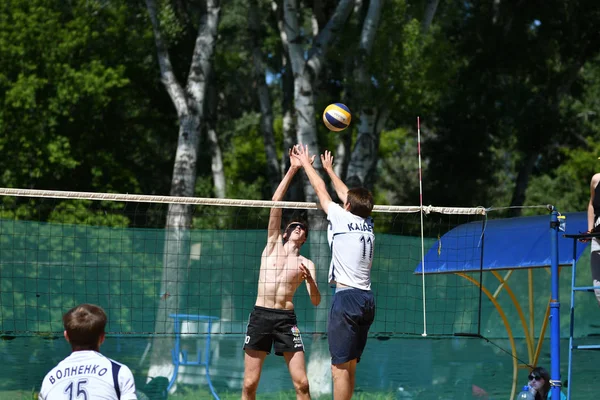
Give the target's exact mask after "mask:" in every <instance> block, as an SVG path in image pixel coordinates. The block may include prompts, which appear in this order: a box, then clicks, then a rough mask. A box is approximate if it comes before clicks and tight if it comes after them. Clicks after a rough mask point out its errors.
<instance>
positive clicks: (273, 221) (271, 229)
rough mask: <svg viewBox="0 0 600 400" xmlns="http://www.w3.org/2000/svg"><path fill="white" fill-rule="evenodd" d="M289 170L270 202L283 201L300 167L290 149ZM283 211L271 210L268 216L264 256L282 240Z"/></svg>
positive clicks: (278, 209)
mask: <svg viewBox="0 0 600 400" xmlns="http://www.w3.org/2000/svg"><path fill="white" fill-rule="evenodd" d="M290 161H291V165H290V169H288V170H287V172H286V173H285V176H284V177H283V179H282V180H281V182H280V183H279V186H277V189H276V190H275V193H273V197H272V198H271V200H273V201H283V198H284V196H285V193H286V192H287V190H288V188H289V187H290V183H291V182H292V178H294V175H296V172H298V171H299V170H300V168H301V167H302V165H301V164H300V162H299V161H298V160H296V159H293V157H292V150H291V149H290ZM282 213H283V210H282V209H281V208H279V207H274V208H271V213H270V214H269V226H268V228H267V229H268V234H267V245H266V247H265V252H266V254H267V255H268V254H271V252H272V251H273V249H274V248H275V246H276V245H277V243H279V242H281V240H282V237H281V236H282V233H281V215H282Z"/></svg>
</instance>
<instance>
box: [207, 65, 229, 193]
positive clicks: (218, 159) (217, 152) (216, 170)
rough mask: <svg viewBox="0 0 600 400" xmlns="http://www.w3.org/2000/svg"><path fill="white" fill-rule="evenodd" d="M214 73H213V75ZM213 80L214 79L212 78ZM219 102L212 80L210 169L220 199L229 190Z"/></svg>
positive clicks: (209, 125)
mask: <svg viewBox="0 0 600 400" xmlns="http://www.w3.org/2000/svg"><path fill="white" fill-rule="evenodd" d="M212 76H213V73H211V77H212ZM211 80H212V79H211ZM218 104H219V96H218V95H217V88H216V86H215V82H214V81H212V82H211V83H210V84H209V85H208V88H207V93H206V118H205V119H206V124H205V126H206V139H207V141H208V144H209V146H210V154H211V164H210V169H211V171H212V175H213V184H214V186H215V196H216V197H217V198H219V199H224V198H225V196H226V191H227V189H226V188H227V184H226V181H225V169H224V168H223V153H222V152H221V144H220V143H219V137H218V135H217V120H218V118H217V105H218Z"/></svg>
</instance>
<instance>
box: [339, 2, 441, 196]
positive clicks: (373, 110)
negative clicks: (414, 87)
mask: <svg viewBox="0 0 600 400" xmlns="http://www.w3.org/2000/svg"><path fill="white" fill-rule="evenodd" d="M438 3H439V0H428V1H427V2H426V5H425V13H424V15H423V19H422V22H421V35H422V36H425V35H428V32H429V29H430V26H431V24H432V21H433V19H434V17H435V14H436V11H437V6H438ZM383 9H384V5H383V0H371V1H370V2H369V7H368V10H367V13H366V16H365V18H364V22H363V26H362V31H361V35H360V39H359V46H358V50H357V56H356V62H355V69H354V79H355V82H356V85H357V87H358V88H359V89H358V90H359V91H360V92H361V94H362V96H361V97H362V99H363V103H362V104H360V107H359V109H358V111H357V112H356V113H355V115H356V117H357V118H356V119H357V120H358V126H357V131H358V133H357V138H356V142H355V144H354V148H353V150H352V154H351V156H350V162H349V164H348V169H347V173H346V182H347V184H348V185H349V186H366V187H368V188H369V189H372V188H373V185H374V182H375V178H376V176H375V175H376V169H377V163H378V154H379V141H380V137H381V131H382V130H383V128H384V126H385V124H386V122H387V121H388V118H389V116H390V112H391V110H390V107H389V103H388V102H382V101H381V98H382V97H385V96H382V95H381V92H382V91H389V90H391V91H397V90H400V89H399V88H393V89H391V88H381V87H379V88H377V87H375V84H374V83H373V81H374V79H373V78H374V76H373V72H372V71H370V70H369V64H370V63H369V59H370V58H371V57H372V51H373V45H374V42H375V38H376V33H377V30H378V27H379V23H380V19H381V13H382V10H383ZM382 40H389V39H388V38H382ZM394 45H399V46H407V45H408V46H410V44H408V43H400V44H394ZM420 45H421V46H423V42H422V41H421V43H420ZM406 61H412V60H408V59H407V60H406ZM375 81H384V79H382V77H380V76H375Z"/></svg>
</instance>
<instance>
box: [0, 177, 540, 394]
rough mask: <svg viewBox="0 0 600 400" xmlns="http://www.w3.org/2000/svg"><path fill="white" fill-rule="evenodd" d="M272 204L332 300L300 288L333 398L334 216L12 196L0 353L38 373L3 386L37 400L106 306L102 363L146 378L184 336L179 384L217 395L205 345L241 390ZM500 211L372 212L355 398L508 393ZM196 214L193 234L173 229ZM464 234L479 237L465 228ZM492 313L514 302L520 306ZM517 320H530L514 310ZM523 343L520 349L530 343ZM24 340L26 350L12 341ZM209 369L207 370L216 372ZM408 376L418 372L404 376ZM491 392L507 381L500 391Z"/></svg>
mask: <svg viewBox="0 0 600 400" xmlns="http://www.w3.org/2000/svg"><path fill="white" fill-rule="evenodd" d="M271 207H281V208H282V209H283V218H282V229H283V228H284V227H285V224H286V223H288V222H289V221H293V220H295V219H299V218H301V219H303V220H308V221H309V223H310V232H309V235H308V240H307V242H306V243H305V244H304V246H303V247H302V249H301V254H302V255H304V256H306V257H308V258H309V259H311V260H312V261H313V262H314V263H315V266H316V275H317V276H316V277H315V278H316V281H317V283H318V285H319V288H320V291H321V294H322V300H321V304H320V305H319V306H318V307H314V306H313V305H312V304H311V302H310V299H309V296H308V294H307V291H306V290H305V288H304V285H301V286H300V287H299V288H298V290H297V292H296V295H295V296H294V306H295V311H296V315H297V318H298V328H299V329H300V332H302V335H303V336H302V337H303V340H304V343H305V347H306V349H307V358H308V360H309V362H308V372H309V380H310V381H311V391H312V390H314V389H315V388H318V387H319V386H322V387H329V385H330V380H327V379H325V380H324V382H322V383H321V384H319V382H318V380H319V379H324V378H323V377H326V376H327V372H328V368H329V367H328V365H329V361H328V358H327V350H326V345H324V344H323V343H326V341H323V340H320V339H322V338H323V337H324V334H325V333H326V332H327V315H328V309H329V306H330V304H331V300H332V295H333V289H332V288H331V287H330V285H329V284H328V282H327V275H328V269H329V262H330V259H331V254H330V249H329V246H328V243H327V235H326V227H327V221H326V216H325V214H324V213H323V211H322V210H319V209H318V208H317V206H316V205H315V204H311V203H295V202H270V201H254V200H235V199H203V198H177V197H168V196H142V195H125V194H111V193H81V192H58V191H34V190H21V189H0V339H3V340H0V355H2V356H3V357H4V358H7V357H8V359H10V357H15V352H17V353H19V357H22V356H23V354H22V353H23V352H26V353H27V357H29V358H30V359H31V360H34V361H35V362H38V363H39V364H38V366H37V368H34V370H35V371H36V372H35V373H32V372H31V371H32V370H30V371H29V372H30V373H29V374H23V375H18V376H17V375H15V374H14V370H13V371H12V372H11V373H9V374H8V375H7V376H4V375H5V374H2V373H0V378H6V379H5V380H4V382H5V385H13V386H17V387H22V388H23V387H24V388H25V389H28V390H30V391H31V390H32V389H35V388H36V387H37V385H38V384H39V381H41V379H42V378H43V375H44V374H45V372H47V370H48V369H49V368H51V367H52V366H53V365H52V364H53V363H54V364H55V363H56V362H57V361H59V360H60V359H62V358H63V357H64V356H65V354H64V353H65V352H68V346H67V345H66V343H64V340H62V331H63V326H62V316H63V314H64V313H65V312H66V311H67V310H69V309H70V308H72V307H74V306H76V305H78V304H80V303H94V304H98V305H100V306H102V307H103V308H104V309H105V311H106V312H107V314H108V326H107V333H108V339H107V341H106V343H105V345H104V346H103V351H106V352H107V353H108V355H109V357H110V356H112V357H113V358H116V359H118V360H120V361H123V362H126V363H129V364H130V367H132V369H133V371H134V374H135V375H136V380H137V379H138V378H139V379H140V382H142V383H143V382H145V378H146V377H147V376H155V375H152V374H151V373H149V372H148V371H149V370H151V364H153V363H154V362H155V360H154V361H153V358H152V357H153V356H152V352H156V351H157V350H156V349H160V351H161V352H162V353H163V354H164V359H166V360H167V361H169V360H171V358H172V354H174V353H173V347H174V341H173V340H174V339H173V338H180V339H181V340H180V341H177V342H176V343H177V346H181V349H187V350H185V351H187V353H186V354H187V355H186V356H185V357H183V356H181V357H174V356H173V357H174V358H172V359H173V362H177V363H180V364H181V368H180V369H179V372H178V373H179V375H178V376H177V377H176V379H175V378H173V375H172V372H170V373H169V374H170V375H169V379H171V378H173V379H174V380H176V381H177V382H179V383H182V384H183V383H185V384H190V385H202V384H204V383H207V378H206V377H205V376H204V375H203V374H202V373H198V372H197V370H198V368H194V367H192V366H191V365H193V363H194V362H195V361H194V362H192V361H190V358H192V357H195V356H194V355H193V352H195V351H196V350H197V349H198V348H204V347H203V346H205V345H206V346H207V349H208V351H203V353H204V354H206V353H208V354H210V357H211V360H210V364H211V365H210V368H208V369H207V371H208V370H210V376H211V377H212V379H213V383H214V384H215V385H216V386H219V385H221V387H226V388H227V390H230V391H233V392H236V391H239V389H240V387H241V380H242V376H243V358H244V355H243V351H242V350H241V349H242V344H243V336H244V334H245V331H246V324H247V322H248V321H247V318H248V314H249V313H250V312H251V311H252V309H253V306H254V304H255V302H256V297H257V287H258V274H259V269H260V264H261V253H262V251H263V249H264V246H265V245H266V242H267V225H268V220H269V210H270V208H271ZM178 213H179V214H178ZM496 214H497V213H495V212H490V211H489V210H485V209H483V208H451V207H434V206H425V207H423V208H421V207H419V206H414V207H400V206H375V208H374V211H373V218H374V221H375V233H376V238H375V248H374V251H373V266H372V275H371V278H372V287H373V291H374V294H375V297H376V304H377V311H376V317H375V322H374V324H373V325H372V327H371V330H370V332H369V333H370V335H371V337H372V338H373V340H372V341H371V342H369V344H368V349H367V353H365V355H364V357H363V361H361V368H365V369H364V370H365V371H367V373H366V374H364V375H361V378H360V379H361V381H360V382H357V385H358V386H361V387H362V388H363V389H364V390H370V389H373V390H383V391H387V392H395V391H397V390H400V387H407V385H408V387H409V388H410V386H411V385H412V389H411V390H412V394H413V395H415V394H418V393H420V392H424V391H431V385H432V382H438V383H439V385H438V386H437V387H438V389H439V391H440V393H446V392H447V391H448V390H450V391H451V392H453V393H455V394H456V393H460V392H461V391H465V390H466V389H464V387H463V386H460V385H463V384H464V382H475V381H477V382H478V384H481V382H484V384H485V382H486V379H491V378H489V377H495V378H494V379H497V378H498V377H500V376H505V378H506V382H507V383H506V386H505V387H501V388H498V389H497V390H496V394H498V393H506V392H507V391H510V389H508V388H507V387H509V386H510V382H511V381H512V370H513V369H512V367H513V364H512V357H513V356H511V354H510V344H509V343H508V341H507V339H506V338H507V332H506V329H505V325H503V324H502V322H501V321H500V319H499V318H498V313H497V310H496V308H497V307H496V308H495V307H494V305H493V304H492V302H490V301H488V298H487V297H486V296H485V295H484V293H483V292H482V290H481V287H482V286H485V284H486V282H485V280H486V279H488V280H489V279H490V278H489V277H486V275H485V274H483V273H482V270H481V268H480V267H481V261H482V260H483V254H484V252H485V250H486V249H484V248H483V246H482V238H483V235H484V234H485V229H486V224H487V223H488V222H489V221H490V220H491V219H493V218H495V217H501V215H499V214H498V215H496ZM184 216H186V217H189V221H190V225H189V227H188V228H186V229H176V228H173V227H168V228H166V227H165V226H167V223H168V222H172V221H177V220H179V221H181V217H184ZM462 226H468V227H469V229H462V230H461V229H458V230H457V229H456V228H459V227H462ZM451 231H455V232H457V233H456V234H455V235H454V236H453V239H452V240H447V239H445V236H444V235H446V234H447V233H448V232H451ZM457 251H458V252H459V253H460V254H461V255H460V259H458V258H457ZM425 254H429V256H428V257H425V258H424V257H423V256H424V255H425ZM432 256H433V257H434V258H433V259H434V260H435V261H436V263H438V264H443V265H450V264H453V263H454V264H456V263H462V264H468V265H470V268H469V269H467V270H464V271H462V272H461V273H460V274H456V273H451V271H444V270H443V268H442V269H437V270H436V269H435V268H434V269H430V268H428V265H427V262H429V261H428V260H431V259H432V258H431V257H432ZM423 266H425V268H424V269H423ZM424 270H425V271H426V272H427V273H426V274H423V271H424ZM519 273H521V274H526V273H527V272H526V271H517V272H515V274H519ZM535 273H536V274H538V275H540V277H541V278H542V279H545V280H546V281H545V283H542V282H544V281H540V283H539V285H540V287H542V286H543V285H545V287H547V288H549V276H548V274H547V273H546V272H545V271H536V272H535ZM523 276H525V275H523ZM491 279H492V280H494V281H495V280H496V278H493V277H492V278H491ZM496 282H497V281H496ZM523 282H524V280H523ZM520 290H525V285H522V286H521V288H520ZM517 294H518V293H517ZM494 301H495V302H506V303H507V304H508V303H510V302H511V300H510V299H509V298H508V296H505V297H504V299H503V298H502V296H499V297H498V299H495V300H494ZM543 301H547V296H545V297H544V300H543ZM506 317H507V318H508V319H511V320H515V321H517V320H518V319H519V316H518V315H517V314H516V313H512V314H508V315H506ZM543 317H544V316H543V315H541V314H540V315H538V316H536V318H537V319H538V320H541V319H543ZM538 326H539V325H538ZM424 334H426V336H427V338H428V339H425V340H423V336H424ZM513 335H514V336H515V337H523V336H525V331H524V330H517V331H515V332H513ZM465 336H466V337H476V338H481V337H484V338H485V339H487V341H485V340H484V341H482V340H478V341H473V340H471V339H464V337H465ZM27 338H30V340H28V339H27ZM136 338H137V339H136ZM208 338H211V340H212V342H211V341H207V339H208ZM55 339H59V340H55ZM389 339H400V341H398V340H389ZM436 339H449V340H436ZM19 340H21V343H27V344H26V345H25V347H23V345H22V344H21V345H17V344H16V343H18V342H19ZM406 340H408V341H409V342H408V343H407V342H406ZM465 340H466V341H467V342H468V343H467V342H465ZM11 343H13V344H11ZM490 343H492V344H493V345H492V346H490ZM178 349H180V348H179V347H178ZM178 351H179V350H178ZM181 354H184V352H181ZM198 354H200V353H198ZM392 355H393V356H392ZM198 357H199V359H198V362H196V364H195V365H196V366H198V365H199V364H202V361H201V360H205V358H202V357H205V356H202V357H201V356H198ZM36 360H37V361H36ZM169 362H170V361H169ZM186 363H187V366H186ZM269 363H274V366H273V368H269V365H270V364H269ZM276 363H277V361H268V362H267V363H266V364H265V370H264V371H263V375H265V376H269V375H270V376H271V378H265V379H263V380H265V381H269V379H271V380H270V382H272V384H269V386H268V387H267V388H263V389H260V388H259V392H261V390H263V392H264V391H269V390H276V388H284V389H285V388H287V389H290V388H291V383H290V382H289V377H288V375H287V372H286V371H285V369H284V368H282V365H280V364H276ZM311 365H312V366H311ZM406 365H412V366H413V367H414V369H415V371H418V374H417V375H418V376H416V377H415V376H414V375H413V374H411V376H410V377H406V376H404V375H403V372H401V371H403V370H405V369H406ZM193 371H196V372H193ZM311 371H312V372H311ZM7 373H8V372H7ZM32 374H33V375H32ZM282 374H283V375H282ZM315 381H316V382H315ZM7 382H8V383H7ZM11 382H12V383H11ZM177 382H172V383H177ZM274 382H275V383H274ZM445 382H446V383H445ZM448 382H451V383H452V385H454V386H456V388H455V387H454V386H452V387H450V388H449V386H447V383H448ZM458 382H462V383H460V384H459V383H458ZM457 385H458V386H457ZM493 386H498V385H497V384H495V383H494V384H492V382H489V387H493ZM455 389H456V390H455ZM402 390H404V389H402ZM469 390H470V386H469ZM1 391H2V386H0V392H1ZM325 392H326V390H325ZM493 393H494V392H490V394H493ZM313 397H314V398H318V396H317V395H315V396H313ZM15 398H16V397H15ZM455 398H459V397H455Z"/></svg>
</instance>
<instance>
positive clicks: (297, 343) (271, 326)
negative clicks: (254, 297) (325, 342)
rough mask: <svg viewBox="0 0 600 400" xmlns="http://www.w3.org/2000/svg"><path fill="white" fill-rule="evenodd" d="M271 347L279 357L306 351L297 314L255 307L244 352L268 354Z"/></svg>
mask: <svg viewBox="0 0 600 400" xmlns="http://www.w3.org/2000/svg"><path fill="white" fill-rule="evenodd" d="M271 347H274V348H275V354H276V355H278V356H282V355H283V353H287V352H290V353H294V352H298V351H304V343H302V336H300V329H298V326H297V322H296V313H295V312H294V310H277V309H274V308H265V307H258V306H254V310H253V311H252V312H251V313H250V318H249V320H248V327H247V328H246V338H245V340H244V350H246V349H250V350H260V351H266V352H267V354H268V353H270V352H271Z"/></svg>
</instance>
